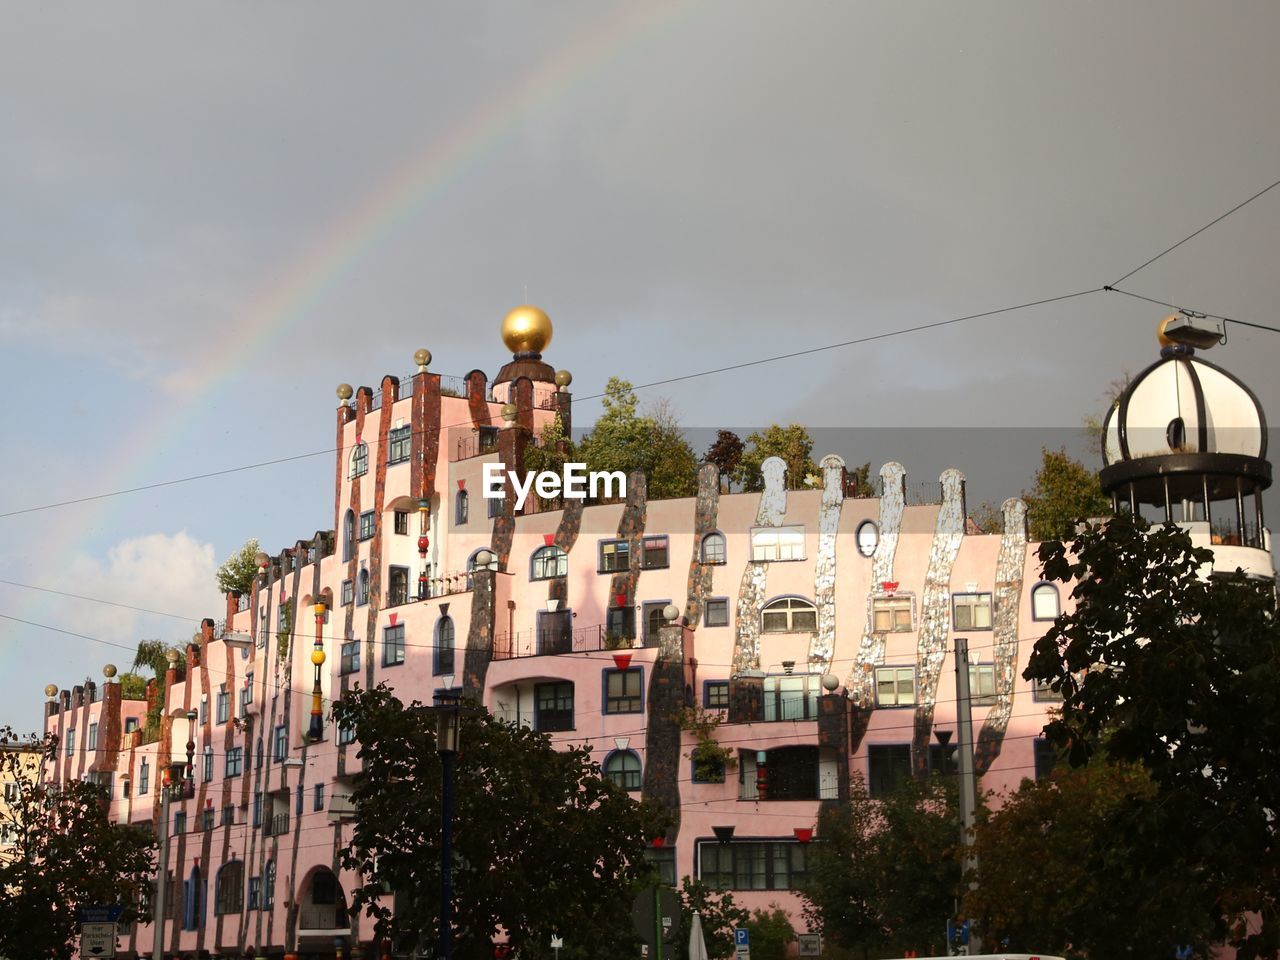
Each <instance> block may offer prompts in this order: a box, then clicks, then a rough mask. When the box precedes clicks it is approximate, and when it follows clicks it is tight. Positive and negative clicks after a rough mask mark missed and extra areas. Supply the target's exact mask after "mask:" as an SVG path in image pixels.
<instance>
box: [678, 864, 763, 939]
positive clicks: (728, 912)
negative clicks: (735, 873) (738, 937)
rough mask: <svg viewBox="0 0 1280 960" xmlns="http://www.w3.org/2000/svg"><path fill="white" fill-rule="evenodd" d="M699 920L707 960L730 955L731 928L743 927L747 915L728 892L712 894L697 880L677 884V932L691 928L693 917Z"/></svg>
mask: <svg viewBox="0 0 1280 960" xmlns="http://www.w3.org/2000/svg"><path fill="white" fill-rule="evenodd" d="M694 913H697V914H698V915H699V916H700V917H701V918H702V938H703V940H705V941H706V944H707V956H708V957H732V956H733V955H734V943H733V928H734V927H745V926H746V925H747V921H748V920H749V919H750V915H749V914H748V913H747V911H746V910H745V909H743V908H742V907H740V906H738V904H737V902H736V901H735V900H734V899H733V894H731V893H730V892H729V891H728V890H712V889H711V888H710V887H708V886H707V885H706V884H705V883H703V882H702V881H701V880H695V879H693V878H692V877H685V878H684V879H683V880H681V881H680V929H681V930H685V931H688V930H691V929H692V928H693V915H694Z"/></svg>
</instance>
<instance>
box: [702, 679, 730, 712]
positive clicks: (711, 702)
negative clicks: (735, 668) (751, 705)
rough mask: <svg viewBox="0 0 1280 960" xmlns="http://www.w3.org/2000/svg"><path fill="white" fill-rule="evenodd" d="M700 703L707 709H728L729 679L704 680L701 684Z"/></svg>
mask: <svg viewBox="0 0 1280 960" xmlns="http://www.w3.org/2000/svg"><path fill="white" fill-rule="evenodd" d="M702 705H703V706H704V707H705V708H706V709H708V710H728V709H729V681H728V680H706V681H704V682H703V684H702Z"/></svg>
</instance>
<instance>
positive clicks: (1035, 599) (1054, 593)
mask: <svg viewBox="0 0 1280 960" xmlns="http://www.w3.org/2000/svg"><path fill="white" fill-rule="evenodd" d="M1061 612H1062V606H1061V604H1060V603H1059V602H1058V588H1057V587H1055V586H1054V585H1053V584H1052V583H1037V584H1036V585H1035V586H1034V587H1032V588H1031V619H1032V620H1057V619H1058V614H1060V613H1061Z"/></svg>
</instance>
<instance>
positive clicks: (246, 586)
mask: <svg viewBox="0 0 1280 960" xmlns="http://www.w3.org/2000/svg"><path fill="white" fill-rule="evenodd" d="M258 549H259V548H258V541H257V540H253V539H250V540H246V541H245V542H244V546H243V547H241V548H240V549H239V550H237V551H236V552H235V553H233V554H232V555H231V556H229V557H227V559H226V560H224V561H222V566H220V567H219V568H218V572H217V574H216V575H215V576H216V577H217V581H218V589H219V590H220V591H222V592H223V593H248V592H249V591H250V590H252V589H253V578H254V577H256V576H257V575H258V559H257V557H258Z"/></svg>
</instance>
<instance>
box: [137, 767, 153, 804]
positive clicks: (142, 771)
mask: <svg viewBox="0 0 1280 960" xmlns="http://www.w3.org/2000/svg"><path fill="white" fill-rule="evenodd" d="M150 790H151V766H150V764H148V763H147V761H146V760H143V761H142V766H140V767H139V768H138V795H139V796H141V795H142V794H144V793H147V792H149V791H150Z"/></svg>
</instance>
